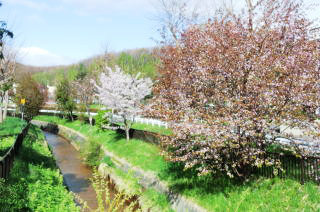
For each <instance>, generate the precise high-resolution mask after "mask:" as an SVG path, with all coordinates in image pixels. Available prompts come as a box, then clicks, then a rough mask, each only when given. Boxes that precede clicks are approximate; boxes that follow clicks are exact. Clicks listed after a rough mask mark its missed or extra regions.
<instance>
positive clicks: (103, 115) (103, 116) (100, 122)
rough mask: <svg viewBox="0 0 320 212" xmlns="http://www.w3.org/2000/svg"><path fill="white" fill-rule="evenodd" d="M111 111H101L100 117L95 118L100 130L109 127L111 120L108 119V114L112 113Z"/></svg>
mask: <svg viewBox="0 0 320 212" xmlns="http://www.w3.org/2000/svg"><path fill="white" fill-rule="evenodd" d="M110 112H111V110H100V111H99V112H98V115H96V116H95V120H96V122H95V125H96V126H97V127H98V128H99V129H103V126H105V125H109V119H108V118H107V117H106V115H107V113H110Z"/></svg>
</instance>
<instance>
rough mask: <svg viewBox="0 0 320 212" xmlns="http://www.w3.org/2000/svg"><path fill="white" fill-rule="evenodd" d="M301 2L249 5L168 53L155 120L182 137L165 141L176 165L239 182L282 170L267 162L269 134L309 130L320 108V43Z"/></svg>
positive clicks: (193, 31) (153, 108)
mask: <svg viewBox="0 0 320 212" xmlns="http://www.w3.org/2000/svg"><path fill="white" fill-rule="evenodd" d="M254 2H256V3H254ZM300 3H301V2H300V1H294V0H260V1H251V0H247V6H246V11H247V12H244V13H241V14H235V13H232V11H231V10H228V11H227V12H226V14H225V15H224V16H223V17H222V18H217V19H214V20H209V21H208V22H207V23H204V24H201V25H193V26H191V27H190V28H189V29H188V30H186V31H185V32H184V33H183V34H182V37H181V39H180V40H179V43H180V45H178V46H169V47H164V48H163V49H162V50H161V51H160V57H161V61H162V66H160V69H159V71H160V74H161V76H162V78H161V79H160V81H159V83H157V84H156V85H155V87H154V90H153V91H154V95H155V96H154V99H153V103H152V104H150V105H149V109H150V110H149V112H150V113H149V114H151V115H152V116H153V117H157V118H161V119H162V120H165V121H167V122H169V123H170V125H171V127H172V129H173V131H174V136H169V137H163V138H162V144H163V145H164V147H167V148H165V154H166V156H167V158H168V159H170V160H172V161H180V162H184V164H185V168H192V167H194V168H197V170H198V171H199V174H207V173H210V172H216V171H219V172H224V173H226V174H228V175H229V176H231V177H233V176H243V175H245V174H246V171H245V170H247V169H246V168H248V167H254V166H256V167H259V166H261V165H263V164H273V165H275V164H278V163H277V161H274V160H272V159H271V158H269V159H267V160H266V161H267V162H266V161H263V160H260V159H259V158H260V157H259V155H261V154H265V152H266V151H267V147H268V145H269V144H270V142H271V141H270V140H268V139H267V137H266V135H274V131H272V130H271V129H272V128H273V127H274V126H279V125H282V124H285V125H287V126H290V127H299V128H306V127H307V126H308V125H309V124H310V123H311V122H312V121H313V119H314V116H313V114H314V111H315V109H316V108H317V107H318V106H319V103H320V102H319V100H320V98H319V97H320V96H319V94H320V87H319V85H320V72H319V68H318V65H319V50H318V49H319V43H318V42H316V41H314V40H310V39H309V33H308V32H309V30H310V26H311V22H310V21H309V20H307V19H306V17H305V15H304V13H303V12H302V10H301V7H300V5H301V4H300ZM318 132H319V131H318ZM316 136H318V135H316ZM295 151H296V154H298V155H300V156H301V155H302V156H304V155H310V154H313V152H312V150H310V149H296V150H295Z"/></svg>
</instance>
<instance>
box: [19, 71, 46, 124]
mask: <svg viewBox="0 0 320 212" xmlns="http://www.w3.org/2000/svg"><path fill="white" fill-rule="evenodd" d="M17 83H18V87H17V89H16V99H15V103H16V104H17V105H21V104H20V100H21V99H25V100H26V102H25V104H24V105H23V106H22V105H21V106H22V107H23V108H21V109H20V110H24V113H25V118H26V120H28V121H29V120H31V119H32V118H33V117H34V116H36V115H38V114H39V110H40V109H41V107H42V105H43V104H44V100H45V99H46V98H47V97H46V96H45V95H46V92H45V91H44V90H43V92H42V90H40V85H39V84H38V83H37V82H36V81H35V80H34V79H32V77H31V75H30V74H24V75H23V76H22V77H21V78H20V79H19V80H18V81H17Z"/></svg>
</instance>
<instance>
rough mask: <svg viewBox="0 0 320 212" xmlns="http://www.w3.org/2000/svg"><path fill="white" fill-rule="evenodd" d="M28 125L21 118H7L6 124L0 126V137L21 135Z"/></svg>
mask: <svg viewBox="0 0 320 212" xmlns="http://www.w3.org/2000/svg"><path fill="white" fill-rule="evenodd" d="M26 124H27V123H26V122H25V121H22V120H21V119H20V118H15V117H7V118H6V119H5V120H4V122H3V123H1V124H0V137H2V136H12V135H16V134H19V133H20V132H21V131H22V129H23V128H24V127H25V126H26Z"/></svg>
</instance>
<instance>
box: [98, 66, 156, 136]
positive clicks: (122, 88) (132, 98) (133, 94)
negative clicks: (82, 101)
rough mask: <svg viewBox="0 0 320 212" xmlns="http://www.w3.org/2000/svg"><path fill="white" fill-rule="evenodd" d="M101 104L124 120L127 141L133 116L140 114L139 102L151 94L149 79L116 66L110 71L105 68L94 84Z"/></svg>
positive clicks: (108, 68)
mask: <svg viewBox="0 0 320 212" xmlns="http://www.w3.org/2000/svg"><path fill="white" fill-rule="evenodd" d="M94 84H95V87H96V88H97V92H98V96H99V99H100V101H101V102H102V104H104V105H105V106H106V107H108V108H109V109H113V110H115V111H116V112H117V113H118V114H119V115H121V116H122V117H123V119H124V125H125V132H126V138H127V141H129V129H130V126H131V124H132V119H133V117H134V115H136V114H138V113H139V112H141V100H143V99H144V98H145V97H146V96H147V95H150V94H151V88H152V84H153V83H152V81H151V79H150V78H139V74H138V75H137V76H131V75H130V74H126V73H124V72H123V71H122V70H121V69H120V68H119V67H118V66H116V67H115V69H114V70H112V69H111V68H110V67H106V68H105V70H104V71H103V72H102V73H101V74H100V77H99V82H98V83H94Z"/></svg>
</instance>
